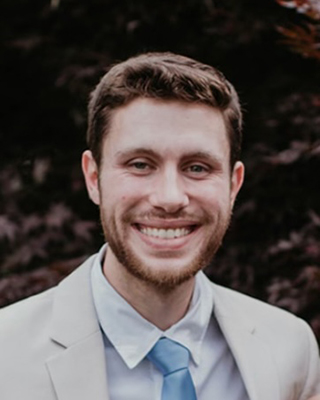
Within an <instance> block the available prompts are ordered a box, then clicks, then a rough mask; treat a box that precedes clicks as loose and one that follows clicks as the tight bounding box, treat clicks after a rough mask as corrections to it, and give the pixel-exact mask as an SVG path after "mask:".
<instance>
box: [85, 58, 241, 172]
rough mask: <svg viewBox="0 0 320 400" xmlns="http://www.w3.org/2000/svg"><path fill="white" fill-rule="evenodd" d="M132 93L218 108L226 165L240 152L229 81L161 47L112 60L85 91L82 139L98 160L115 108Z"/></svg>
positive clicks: (237, 118)
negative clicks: (88, 91) (224, 136)
mask: <svg viewBox="0 0 320 400" xmlns="http://www.w3.org/2000/svg"><path fill="white" fill-rule="evenodd" d="M137 98H150V99H157V100H162V101H166V100H178V101H182V102H186V103H196V104H206V105H208V106H211V107H213V108H215V109H218V110H220V111H221V113H222V115H223V118H224V121H225V124H226V128H227V134H228V139H229V144H230V165H231V168H232V167H233V166H234V164H235V162H236V161H237V160H238V159H239V157H240V151H241V141H242V112H241V107H240V103H239V98H238V95H237V93H236V91H235V89H234V87H233V85H232V84H231V83H230V82H229V81H228V80H227V79H226V78H225V77H224V75H223V74H222V73H221V72H220V71H218V70H217V69H215V68H213V67H212V66H209V65H206V64H203V63H200V62H198V61H196V60H193V59H191V58H188V57H185V56H181V55H177V54H173V53H169V52H165V53H145V54H141V55H138V56H135V57H131V58H129V59H128V60H126V61H124V62H121V63H118V64H115V65H113V66H112V67H111V68H110V69H109V71H108V72H107V73H106V74H105V75H104V76H103V77H102V79H101V80H100V83H99V84H98V85H97V86H96V88H95V89H94V90H93V92H92V93H91V97H90V101H89V106H88V130H87V143H88V147H89V149H90V150H91V151H92V154H93V157H94V159H95V161H96V163H97V165H98V167H99V166H100V164H101V161H102V160H101V157H102V155H101V153H102V144H103V141H104V139H105V137H106V135H107V134H108V130H109V129H110V124H111V120H112V114H113V112H114V110H116V109H117V108H119V107H121V106H124V105H126V104H128V103H129V102H131V101H132V100H134V99H137Z"/></svg>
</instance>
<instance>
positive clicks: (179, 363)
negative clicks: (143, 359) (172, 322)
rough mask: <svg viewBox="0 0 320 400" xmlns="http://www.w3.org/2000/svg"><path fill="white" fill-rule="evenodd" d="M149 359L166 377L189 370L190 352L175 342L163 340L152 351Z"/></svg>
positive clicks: (148, 356)
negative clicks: (185, 369)
mask: <svg viewBox="0 0 320 400" xmlns="http://www.w3.org/2000/svg"><path fill="white" fill-rule="evenodd" d="M147 358H148V359H149V360H150V361H151V362H152V363H153V364H154V365H155V366H156V367H157V368H158V369H159V370H160V371H161V372H162V374H163V375H164V376H166V375H168V374H171V373H173V372H175V371H178V370H180V369H183V368H188V365H189V350H188V349H187V348H186V347H184V346H182V345H181V344H179V343H177V342H174V341H173V340H170V339H168V338H161V339H159V340H158V341H157V343H156V344H155V345H154V346H153V348H152V349H151V350H150V352H149V353H148V355H147Z"/></svg>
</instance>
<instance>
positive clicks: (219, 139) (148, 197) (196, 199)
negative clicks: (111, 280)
mask: <svg viewBox="0 0 320 400" xmlns="http://www.w3.org/2000/svg"><path fill="white" fill-rule="evenodd" d="M229 158H230V146H229V143H228V138H227V133H226V127H225V123H224V120H223V117H222V115H221V113H220V112H219V111H218V110H215V109H213V108H211V107H208V106H205V105H195V104H186V103H183V102H179V101H158V100H151V99H143V98H139V99H136V100H134V101H133V102H131V103H130V104H128V105H126V106H124V107H122V108H119V109H118V110H116V111H115V113H114V115H113V119H112V123H111V129H110V131H109V132H108V135H107V137H106V139H105V141H104V144H103V148H102V163H101V166H100V169H99V171H98V169H97V166H96V164H95V162H94V160H93V159H92V155H91V153H90V152H89V151H87V152H85V153H84V156H83V169H84V173H85V177H86V182H87V186H88V190H89V194H90V197H91V199H92V200H93V201H94V202H95V203H96V204H99V206H100V214H101V221H102V226H103V230H104V234H105V238H106V241H107V242H108V243H109V247H108V250H107V258H106V265H105V268H106V273H108V268H110V271H111V270H112V269H113V270H115V269H117V274H119V270H120V271H121V270H123V271H125V273H126V274H127V273H128V272H129V274H131V275H133V276H134V277H135V278H138V279H140V280H143V281H144V282H147V283H149V284H151V285H153V286H155V287H158V288H159V289H162V290H170V289H172V288H174V287H176V285H178V284H180V283H182V282H184V281H186V280H188V279H191V278H192V277H193V276H194V275H195V274H196V272H197V271H199V270H200V269H202V268H204V267H205V266H206V265H207V264H208V263H209V262H210V261H211V259H212V257H213V256H214V254H215V252H216V251H217V249H218V247H219V246H220V243H221V241H222V238H223V236H224V234H225V231H226V229H227V227H228V224H229V220H230V215H231V211H232V206H233V202H234V200H235V197H236V194H237V192H238V190H239V189H240V186H241V184H242V180H243V165H242V163H240V162H238V163H237V164H236V165H235V167H234V169H233V171H230V165H229ZM108 260H109V261H108ZM108 262H109V265H108Z"/></svg>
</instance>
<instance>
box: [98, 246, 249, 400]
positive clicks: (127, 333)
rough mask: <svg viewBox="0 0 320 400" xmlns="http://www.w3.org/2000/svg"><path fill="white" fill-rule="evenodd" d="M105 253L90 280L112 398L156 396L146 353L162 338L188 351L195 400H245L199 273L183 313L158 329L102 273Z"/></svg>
mask: <svg viewBox="0 0 320 400" xmlns="http://www.w3.org/2000/svg"><path fill="white" fill-rule="evenodd" d="M105 251H106V246H103V247H102V249H101V250H100V252H99V253H98V255H97V256H96V259H95V262H94V266H93V269H92V276H91V279H92V280H91V283H92V289H93V298H94V304H95V307H96V311H97V316H98V320H99V323H100V327H101V329H102V332H103V333H104V343H105V352H106V365H107V379H108V389H109V396H110V400H160V399H161V389H162V382H163V376H162V373H161V372H160V371H159V370H158V369H157V368H156V367H155V366H154V365H153V364H152V363H151V362H150V361H149V360H148V359H146V355H147V354H148V352H149V351H150V350H151V348H152V347H153V346H154V345H155V343H156V342H157V341H158V340H159V338H161V337H162V336H166V337H168V338H169V339H172V340H174V341H176V342H178V343H180V344H182V345H183V346H185V347H187V348H188V349H189V351H190V354H191V357H190V366H189V369H190V373H191V376H192V379H193V382H194V384H195V388H196V393H197V399H198V400H213V399H218V400H220V399H228V400H248V395H247V392H246V390H245V387H244V383H243V380H242V378H241V375H240V373H239V370H238V367H237V365H236V362H235V360H234V358H233V356H232V354H231V352H230V349H229V347H228V345H227V342H226V340H225V338H224V336H223V334H222V332H221V330H220V328H219V326H218V324H217V321H216V319H215V318H214V315H213V313H212V310H213V292H212V287H211V284H210V281H209V280H208V278H207V277H206V276H205V275H204V273H203V272H199V273H198V274H197V275H196V280H195V288H194V293H193V297H192V300H191V304H190V307H189V310H188V312H187V313H186V315H185V316H184V317H183V318H182V319H181V320H180V321H178V322H177V323H176V324H174V325H173V326H171V327H170V328H169V329H168V330H166V331H162V330H160V329H159V328H157V327H156V326H155V325H153V324H152V323H150V322H149V321H147V320H146V319H145V318H143V317H142V316H141V315H140V314H139V313H138V312H137V311H136V310H135V309H134V308H133V307H132V306H131V305H130V304H129V303H128V302H127V301H126V300H125V299H124V298H123V297H122V296H120V294H119V293H118V292H117V291H116V290H115V289H114V288H113V287H112V286H111V285H110V283H109V282H108V281H107V279H106V278H105V276H104V274H103V272H102V264H103V259H104V255H105Z"/></svg>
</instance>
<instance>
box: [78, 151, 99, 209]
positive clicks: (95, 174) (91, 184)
mask: <svg viewBox="0 0 320 400" xmlns="http://www.w3.org/2000/svg"><path fill="white" fill-rule="evenodd" d="M82 172H83V175H84V179H85V182H86V186H87V191H88V194H89V197H90V199H91V200H92V201H93V202H94V203H95V204H97V205H99V204H100V190H99V171H98V166H97V164H96V162H95V160H94V158H93V155H92V153H91V151H90V150H86V151H85V152H84V153H83V154H82Z"/></svg>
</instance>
